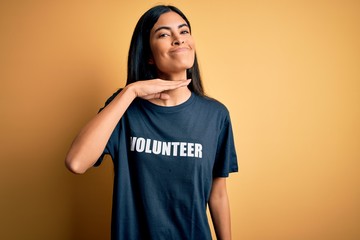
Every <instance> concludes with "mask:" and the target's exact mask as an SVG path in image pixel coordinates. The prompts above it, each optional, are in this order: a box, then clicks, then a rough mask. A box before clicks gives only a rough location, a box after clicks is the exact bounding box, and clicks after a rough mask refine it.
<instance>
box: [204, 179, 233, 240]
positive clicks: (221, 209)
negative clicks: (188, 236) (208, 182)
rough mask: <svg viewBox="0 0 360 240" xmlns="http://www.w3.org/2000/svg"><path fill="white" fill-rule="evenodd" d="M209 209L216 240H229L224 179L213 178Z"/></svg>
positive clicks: (228, 214)
mask: <svg viewBox="0 0 360 240" xmlns="http://www.w3.org/2000/svg"><path fill="white" fill-rule="evenodd" d="M209 209H210V214H211V218H212V222H213V224H214V229H215V233H216V237H217V239H218V240H230V239H231V222H230V206H229V199H228V195H227V190H226V178H214V180H213V184H212V189H211V193H210V199H209Z"/></svg>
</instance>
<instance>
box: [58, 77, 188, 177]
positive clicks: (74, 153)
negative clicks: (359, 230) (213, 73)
mask: <svg viewBox="0 0 360 240" xmlns="http://www.w3.org/2000/svg"><path fill="white" fill-rule="evenodd" d="M189 83H190V81H189V80H181V81H166V80H160V79H155V80H146V81H138V82H135V83H132V84H129V85H128V86H126V87H125V88H124V89H123V90H122V91H121V92H120V93H119V94H118V95H117V96H116V97H115V98H114V99H113V101H111V103H109V105H108V106H106V107H105V108H104V109H103V110H102V111H101V112H100V113H98V114H97V115H96V116H95V117H94V118H92V119H91V120H90V121H89V122H88V123H87V124H86V125H85V126H84V127H83V128H82V129H81V131H80V133H79V134H78V135H77V136H76V138H75V140H74V141H73V143H72V145H71V147H70V150H69V152H68V154H67V156H66V159H65V164H66V166H67V168H68V169H69V170H70V171H72V172H73V173H79V174H81V173H84V172H85V171H86V170H88V169H89V168H90V167H92V166H93V165H94V164H95V162H96V161H97V160H98V158H99V157H100V156H101V154H102V153H103V151H104V148H105V146H106V144H107V142H108V140H109V138H110V136H111V134H112V132H113V131H114V129H115V127H116V125H117V123H118V122H119V120H120V118H121V117H122V116H123V114H124V113H125V111H126V110H127V108H128V107H129V105H130V104H131V102H132V101H133V100H134V99H135V98H136V97H141V98H144V99H154V98H160V99H167V98H168V97H169V96H168V95H167V94H164V93H163V91H166V90H173V89H176V88H179V87H184V86H187V85H188V84H189Z"/></svg>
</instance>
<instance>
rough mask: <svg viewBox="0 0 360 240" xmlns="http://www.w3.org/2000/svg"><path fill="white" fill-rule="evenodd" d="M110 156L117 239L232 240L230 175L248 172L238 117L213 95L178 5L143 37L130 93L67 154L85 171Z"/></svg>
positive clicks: (135, 41)
mask: <svg viewBox="0 0 360 240" xmlns="http://www.w3.org/2000/svg"><path fill="white" fill-rule="evenodd" d="M105 154H110V155H111V157H112V159H113V163H114V169H115V176H114V194H113V211H112V239H127V240H131V239H134V240H135V239H136V240H137V239H156V240H157V239H194V240H195V239H196V240H198V239H211V234H210V230H209V226H208V220H207V216H206V207H207V205H209V209H210V213H211V216H212V220H213V223H214V228H215V231H216V235H217V238H218V239H231V229H230V210H229V203H228V196H227V190H226V177H227V176H228V175H229V173H230V172H236V171H237V169H238V166H237V160H236V153H235V148H234V142H233V135H232V129H231V122H230V118H229V113H228V111H227V109H226V107H225V106H223V105H222V104H221V103H219V102H217V101H215V100H213V99H210V98H208V97H205V96H204V92H203V88H202V84H201V80H200V74H199V69H198V63H197V59H196V54H195V44H194V40H193V38H192V36H191V28H190V23H189V21H188V20H187V18H186V17H185V15H184V14H183V13H182V12H181V11H180V10H179V9H177V8H175V7H173V6H156V7H153V8H151V9H150V10H148V11H147V12H146V13H145V14H144V15H143V16H142V17H141V18H140V20H139V22H138V23H137V25H136V28H135V30H134V34H133V37H132V40H131V45H130V50H129V56H128V79H127V84H126V86H125V87H124V88H123V89H120V90H119V91H117V92H116V93H115V94H114V95H113V96H112V97H111V98H109V100H108V101H107V102H106V105H105V107H104V108H102V109H101V111H100V112H99V113H98V114H97V115H96V116H95V117H94V118H93V119H92V120H91V121H90V122H89V123H88V124H87V125H86V126H85V127H84V128H83V129H82V130H81V131H80V133H79V134H78V136H77V137H76V138H75V140H74V142H73V144H72V146H71V148H70V150H69V153H68V155H67V157H66V165H67V167H68V168H69V169H70V170H71V171H72V172H74V173H84V172H85V171H86V170H87V169H89V168H90V167H92V166H94V165H95V166H97V165H99V164H100V163H101V161H102V158H103V156H104V155H105Z"/></svg>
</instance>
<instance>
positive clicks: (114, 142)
mask: <svg viewBox="0 0 360 240" xmlns="http://www.w3.org/2000/svg"><path fill="white" fill-rule="evenodd" d="M121 90H122V89H119V90H117V91H116V92H115V93H114V94H113V95H112V96H111V97H110V98H108V99H107V100H106V102H105V105H104V106H103V107H102V108H100V110H99V112H98V113H100V112H101V111H102V110H103V109H104V108H105V107H106V106H107V105H108V104H109V103H110V102H111V101H112V100H113V99H114V98H115V97H116V96H117V95H118V94H119V92H121ZM119 131H120V124H119V123H118V124H117V126H116V127H115V129H114V131H113V132H112V134H111V136H110V138H109V140H108V142H107V144H106V146H105V149H104V151H103V153H102V154H101V156H100V157H99V159H98V160H97V161H96V162H95V164H94V167H98V166H99V165H100V164H101V163H102V161H103V159H104V156H105V155H107V154H109V155H110V156H111V157H112V158H114V156H115V153H116V149H117V147H118V138H117V136H119Z"/></svg>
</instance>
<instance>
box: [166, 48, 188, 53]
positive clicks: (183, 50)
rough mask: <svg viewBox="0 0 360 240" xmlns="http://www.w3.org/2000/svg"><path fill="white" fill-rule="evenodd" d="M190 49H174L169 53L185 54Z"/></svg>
mask: <svg viewBox="0 0 360 240" xmlns="http://www.w3.org/2000/svg"><path fill="white" fill-rule="evenodd" d="M189 50H190V49H189V48H187V47H180V48H175V49H173V50H171V51H170V52H171V53H181V52H186V51H189Z"/></svg>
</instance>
